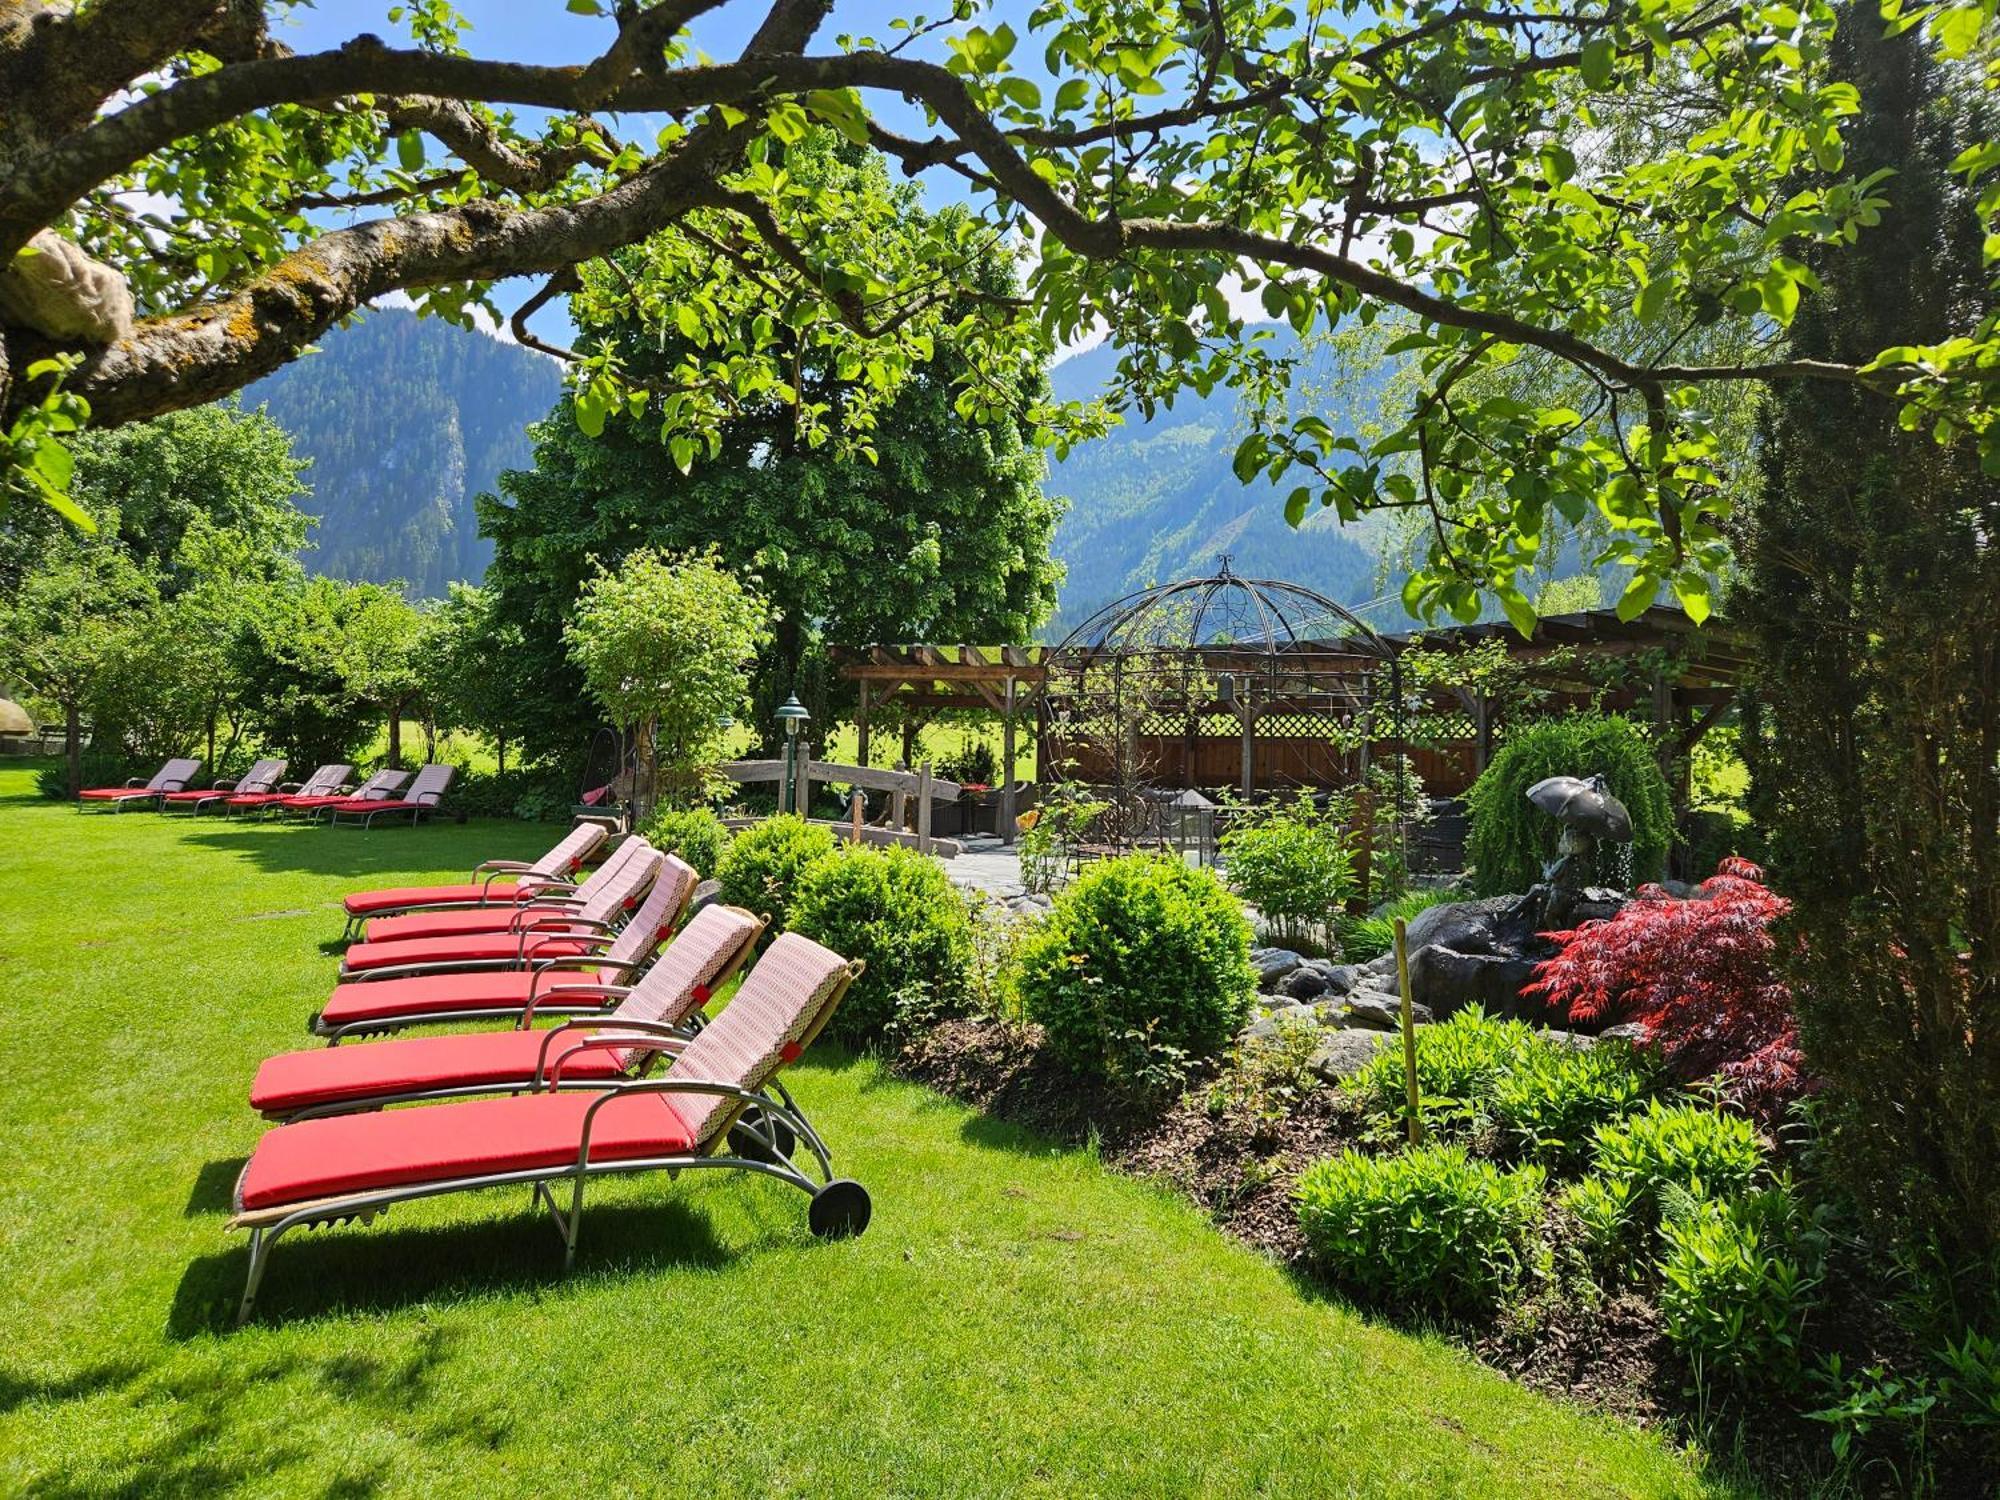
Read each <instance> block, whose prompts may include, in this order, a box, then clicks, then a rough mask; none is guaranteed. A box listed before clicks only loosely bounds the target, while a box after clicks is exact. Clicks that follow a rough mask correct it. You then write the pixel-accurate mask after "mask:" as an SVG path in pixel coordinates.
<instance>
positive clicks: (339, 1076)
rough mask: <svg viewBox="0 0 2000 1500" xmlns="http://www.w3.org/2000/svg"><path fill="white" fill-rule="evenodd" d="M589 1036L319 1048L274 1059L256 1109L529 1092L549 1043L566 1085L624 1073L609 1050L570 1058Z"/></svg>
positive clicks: (260, 1075) (506, 1034)
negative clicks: (468, 1091)
mask: <svg viewBox="0 0 2000 1500" xmlns="http://www.w3.org/2000/svg"><path fill="white" fill-rule="evenodd" d="M583 1037H584V1033H581V1032H578V1033H575V1034H571V1033H564V1035H563V1036H562V1038H561V1039H560V1040H558V1041H555V1042H547V1037H546V1033H543V1032H540V1031H479V1032H470V1033H467V1034H466V1035H463V1036H425V1037H413V1038H410V1039H409V1040H407V1041H395V1042H375V1043H372V1044H370V1045H367V1046H360V1047H315V1048H311V1049H309V1050H307V1051H304V1052H287V1053H282V1054H280V1055H279V1056H277V1057H273V1058H270V1059H268V1060H267V1061H266V1062H265V1063H264V1065H263V1066H262V1067H261V1068H259V1069H258V1070H257V1081H256V1082H255V1083H254V1084H252V1085H251V1086H250V1107H251V1108H252V1109H256V1110H259V1111H261V1112H262V1113H264V1114H267V1115H270V1114H289V1113H291V1112H292V1111H294V1110H300V1109H308V1108H311V1107H312V1106H314V1105H318V1104H333V1103H337V1102H340V1101H342V1100H348V1099H376V1098H381V1097H382V1096H384V1095H389V1094H410V1093H416V1092H418V1091H420V1090H424V1089H444V1088H470V1087H474V1086H476V1085H491V1086H493V1087H496V1088H498V1087H504V1086H506V1085H507V1084H510V1083H519V1084H521V1085H522V1086H524V1087H525V1086H526V1085H527V1084H529V1083H530V1082H532V1081H533V1079H534V1076H535V1065H536V1063H537V1062H538V1061H539V1060H540V1058H541V1055H542V1047H543V1045H544V1044H545V1043H546V1044H547V1045H548V1048H549V1059H550V1062H551V1063H553V1062H554V1060H555V1059H556V1058H558V1057H563V1058H564V1061H563V1065H562V1076H563V1078H564V1079H566V1080H580V1079H585V1078H590V1079H610V1078H616V1077H617V1076H618V1074H619V1064H620V1062H621V1060H622V1055H623V1054H622V1052H621V1051H614V1050H612V1049H610V1048H601V1049H592V1050H589V1051H584V1052H576V1053H570V1054H569V1055H568V1056H567V1057H564V1054H565V1053H566V1052H567V1051H568V1049H569V1048H571V1047H573V1046H575V1045H576V1044H577V1043H578V1042H580V1041H582V1040H583Z"/></svg>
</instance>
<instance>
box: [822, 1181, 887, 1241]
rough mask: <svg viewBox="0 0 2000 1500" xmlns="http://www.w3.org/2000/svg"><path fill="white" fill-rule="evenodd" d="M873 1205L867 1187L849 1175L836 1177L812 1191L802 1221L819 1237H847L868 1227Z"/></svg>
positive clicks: (827, 1238) (824, 1238)
mask: <svg viewBox="0 0 2000 1500" xmlns="http://www.w3.org/2000/svg"><path fill="white" fill-rule="evenodd" d="M874 1209H875V1206H874V1204H872V1203H870V1202H869V1201H868V1189H867V1188H865V1187H863V1186H862V1185H861V1184H860V1183H858V1182H856V1181H854V1180H853V1179H852V1178H848V1177H836V1178H834V1179H833V1181H831V1182H829V1183H828V1184H827V1185H826V1186H825V1187H823V1188H821V1189H820V1190H819V1191H818V1192H816V1193H814V1194H813V1199H812V1207H811V1208H809V1209H807V1210H806V1222H807V1223H808V1224H809V1225H811V1226H812V1232H813V1233H814V1234H816V1235H818V1236H819V1237H820V1238H821V1239H823V1240H848V1239H853V1238H854V1237H855V1236H856V1235H858V1234H860V1233H861V1232H862V1230H864V1229H866V1228H867V1227H868V1218H869V1215H870V1214H872V1213H873V1212H874Z"/></svg>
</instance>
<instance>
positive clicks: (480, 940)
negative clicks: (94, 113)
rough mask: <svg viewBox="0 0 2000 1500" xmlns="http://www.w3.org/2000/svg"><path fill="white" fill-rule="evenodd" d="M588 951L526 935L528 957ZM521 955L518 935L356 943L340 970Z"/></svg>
mask: <svg viewBox="0 0 2000 1500" xmlns="http://www.w3.org/2000/svg"><path fill="white" fill-rule="evenodd" d="M590 951H591V948H590V945H589V944H587V943H583V942H580V941H578V940H577V939H575V938H565V937H563V936H561V935H560V934H555V933H546V932H536V933H530V934H528V944H527V949H526V953H527V956H528V957H529V958H573V957H575V956H576V955H577V954H580V953H588V952H590ZM520 952H521V934H520V933H517V932H468V933H466V934H465V935H463V936H462V937H437V938H411V939H408V940H406V941H403V942H395V943H356V944H355V945H354V946H353V947H352V948H349V949H348V950H347V955H346V957H344V958H343V959H342V960H341V963H340V968H341V972H342V973H344V974H359V973H361V972H362V971H363V970H366V969H390V968H394V967H395V966H396V965H397V964H444V963H495V964H511V963H513V962H514V961H515V959H516V957H517V956H518V955H519V954H520Z"/></svg>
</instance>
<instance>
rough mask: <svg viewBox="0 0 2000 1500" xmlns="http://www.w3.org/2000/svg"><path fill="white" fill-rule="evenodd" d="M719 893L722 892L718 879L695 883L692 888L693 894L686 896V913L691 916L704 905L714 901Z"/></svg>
mask: <svg viewBox="0 0 2000 1500" xmlns="http://www.w3.org/2000/svg"><path fill="white" fill-rule="evenodd" d="M721 894H722V882H721V881H719V880H704V881H702V882H701V884H699V885H697V886H696V887H695V888H694V894H693V895H692V896H690V897H688V915H689V916H690V917H691V916H693V915H694V914H695V913H696V912H698V911H700V910H701V909H702V908H703V907H704V906H708V905H711V904H712V903H713V902H714V901H715V898H716V897H717V896H719V895H721Z"/></svg>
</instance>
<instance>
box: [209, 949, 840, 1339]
mask: <svg viewBox="0 0 2000 1500" xmlns="http://www.w3.org/2000/svg"><path fill="white" fill-rule="evenodd" d="M862 967H863V966H862V964H860V963H859V962H854V963H850V964H848V966H847V970H846V973H845V974H844V975H843V976H842V978H841V980H840V982H839V984H838V985H837V986H836V987H835V988H834V990H833V992H832V994H830V995H829V996H828V997H827V999H826V1001H825V1003H824V1004H823V1005H822V1006H821V1007H820V1012H819V1014H818V1015H817V1016H816V1017H814V1019H813V1021H812V1023H811V1024H810V1025H809V1026H808V1027H807V1030H806V1033H805V1035H804V1036H803V1037H802V1038H801V1039H800V1044H799V1045H800V1047H801V1048H802V1049H803V1048H804V1047H806V1046H809V1045H810V1044H811V1042H812V1041H813V1039H814V1038H815V1037H817V1036H818V1034H819V1033H820V1031H822V1030H823V1029H824V1028H825V1026H826V1023H827V1021H828V1020H830V1019H831V1018H832V1016H833V1012H834V1010H835V1009H836V1008H837V1007H838V1005H839V1004H840V1001H841V999H842V997H843V996H845V995H846V993H847V990H848V988H849V987H850V986H851V985H852V984H853V983H854V981H855V980H856V979H857V978H858V977H860V974H861V970H862ZM585 1045H589V1044H588V1043H586V1044H585ZM603 1045H605V1046H619V1047H632V1046H640V1047H645V1046H649V1045H651V1044H648V1043H645V1042H635V1041H633V1040H632V1039H630V1038H627V1039H625V1040H622V1041H620V1040H617V1039H612V1038H606V1039H604V1041H603ZM769 1083H770V1087H771V1090H772V1093H765V1092H762V1091H757V1090H751V1089H745V1088H741V1087H738V1086H737V1085H735V1084H728V1083H713V1082H709V1081H707V1080H702V1079H692V1078H684V1079H676V1078H673V1077H672V1076H668V1077H666V1078H661V1079H647V1080H641V1081H639V1082H635V1083H625V1084H617V1085H614V1086H612V1087H610V1088H607V1089H606V1090H605V1091H604V1093H603V1096H602V1097H601V1098H599V1099H598V1100H597V1102H596V1103H594V1104H592V1105H591V1106H590V1108H589V1109H588V1110H587V1111H586V1112H585V1113H584V1117H583V1128H582V1129H581V1130H580V1131H579V1132H578V1138H577V1149H576V1161H575V1163H574V1164H569V1165H564V1166H561V1167H543V1168H535V1169H528V1170H522V1171H517V1172H493V1173H484V1174H480V1175H476V1176H471V1177H453V1178H446V1179H441V1180H439V1181H436V1182H423V1183H408V1184H404V1185H402V1186H399V1187H393V1188H378V1189H375V1190H372V1191H369V1192H365V1193H351V1194H347V1195H345V1196H343V1197H339V1198H320V1199H314V1200H312V1201H310V1202H306V1203H299V1204H294V1205H292V1206H291V1207H289V1208H286V1207H277V1208H269V1209H253V1210H248V1211H239V1212H238V1213H237V1215H236V1216H235V1217H234V1218H233V1219H231V1220H230V1227H231V1228H237V1229H247V1230H249V1231H250V1268H249V1273H248V1275H247V1276H246V1278H245V1280H244V1286H243V1301H242V1302H241V1303H240V1304H239V1305H238V1307H237V1310H236V1321H237V1322H238V1323H243V1322H246V1321H247V1320H248V1319H249V1317H250V1313H251V1310H252V1309H253V1308H254V1307H255V1306H256V1302H257V1288H258V1287H259V1285H260V1284H262V1282H263V1280H264V1272H265V1270H266V1268H267V1267H268V1266H269V1264H270V1258H271V1247H272V1246H273V1245H275V1244H276V1243H277V1242H278V1239H279V1237H280V1236H281V1235H283V1234H285V1233H286V1232H287V1231H288V1230H292V1229H297V1228H299V1227H300V1226H302V1225H311V1224H325V1223H337V1222H339V1221H340V1220H342V1219H360V1220H361V1221H362V1222H363V1223H369V1222H372V1221H373V1219H374V1217H375V1215H377V1214H379V1213H381V1212H382V1211H383V1210H385V1209H387V1208H391V1207H393V1206H394V1205H396V1204H398V1203H409V1202H414V1201H416V1200H417V1199H420V1198H437V1197H442V1196H444V1195H445V1194H447V1193H463V1192H471V1191H474V1190H475V1189H479V1188H489V1187H514V1186H519V1185H520V1184H522V1183H526V1184H528V1185H529V1187H530V1188H531V1189H532V1192H533V1197H532V1199H531V1201H532V1202H534V1203H538V1204H541V1205H542V1206H544V1207H546V1208H547V1209H548V1211H549V1216H550V1217H551V1218H552V1219H553V1220H554V1221H555V1225H556V1229H557V1231H558V1232H559V1233H560V1234H561V1235H562V1237H563V1269H564V1270H565V1271H567V1270H568V1269H569V1268H570V1267H571V1266H572V1265H573V1264H575V1261H576V1241H577V1233H578V1231H579V1229H580V1228H581V1227H582V1221H583V1187H584V1183H585V1182H586V1181H588V1180H589V1179H590V1178H592V1177H604V1176H610V1175H613V1174H621V1173H628V1172H662V1171H663V1172H666V1173H667V1174H668V1175H669V1178H672V1177H675V1176H678V1175H679V1174H680V1173H681V1172H683V1171H689V1170H694V1169H697V1168H702V1167H726V1168H734V1169H736V1170H739V1171H745V1172H758V1173H762V1174H763V1175H764V1176H766V1177H775V1178H777V1179H778V1180H779V1181H780V1182H786V1183H790V1184H791V1185H792V1186H793V1187H795V1188H798V1189H799V1190H800V1191H801V1192H804V1193H806V1194H808V1195H811V1194H814V1193H817V1192H818V1191H819V1189H820V1187H821V1186H823V1185H825V1184H826V1183H830V1182H832V1181H833V1156H832V1153H831V1152H829V1151H828V1150H827V1148H826V1143H825V1142H824V1141H822V1140H821V1139H820V1137H819V1132H817V1131H816V1130H814V1129H813V1127H812V1125H811V1124H810V1123H809V1122H808V1121H807V1120H806V1118H805V1116H804V1114H803V1113H802V1112H801V1111H800V1110H799V1109H798V1107H797V1105H795V1104H794V1103H793V1102H792V1098H791V1095H790V1094H789V1093H788V1092H787V1091H786V1090H785V1087H784V1085H783V1084H782V1083H780V1082H779V1081H778V1079H777V1076H776V1074H775V1072H774V1073H773V1075H772V1077H771V1079H770V1080H769ZM641 1093H645V1094H676V1093H678V1094H706V1095H710V1096H715V1097H720V1098H724V1099H733V1100H735V1101H736V1107H735V1108H734V1109H733V1110H732V1111H730V1112H729V1113H728V1114H727V1115H726V1116H725V1117H724V1118H723V1120H722V1122H721V1123H720V1124H719V1125H717V1126H716V1127H714V1128H713V1129H712V1130H710V1132H709V1134H708V1139H709V1140H710V1141H712V1142H715V1143H717V1144H726V1143H727V1142H728V1141H729V1138H730V1134H731V1132H732V1131H733V1130H734V1129H735V1128H736V1127H737V1126H738V1125H739V1124H742V1125H743V1126H744V1127H745V1128H746V1129H748V1130H749V1131H750V1132H751V1134H752V1137H753V1139H755V1140H757V1141H758V1142H759V1143H760V1144H762V1145H763V1146H764V1147H765V1148H766V1149H767V1150H768V1151H769V1152H770V1159H769V1160H761V1161H760V1160H756V1159H754V1158H751V1157H745V1156H714V1155H709V1154H706V1153H687V1154H682V1155H674V1156H657V1157H640V1158H635V1159H632V1160H628V1161H608V1162H593V1161H591V1160H590V1133H591V1128H592V1126H593V1125H594V1124H595V1122H596V1119H597V1114H598V1111H599V1110H601V1109H603V1108H604V1106H605V1105H606V1104H608V1103H610V1102H611V1101H612V1100H613V1099H617V1098H623V1097H625V1096H627V1095H630V1094H641ZM773 1094H775V1095H776V1097H773ZM750 1108H754V1109H755V1110H756V1111H757V1117H756V1119H755V1120H746V1119H744V1114H745V1111H746V1110H747V1109H750ZM773 1121H775V1122H777V1123H778V1124H782V1125H786V1126H788V1127H790V1129H791V1131H792V1133H793V1134H794V1135H795V1136H796V1138H797V1139H798V1140H799V1141H801V1142H803V1143H804V1144H805V1145H806V1147H807V1148H808V1149H809V1150H810V1151H811V1152H812V1154H813V1158H814V1161H815V1162H816V1163H817V1165H818V1167H819V1170H820V1174H821V1176H820V1182H819V1183H815V1182H814V1181H813V1180H812V1179H811V1178H810V1177H808V1176H807V1175H806V1174H805V1173H804V1172H802V1171H800V1170H799V1169H798V1168H797V1167H796V1166H794V1165H792V1163H791V1162H790V1161H789V1160H787V1159H785V1158H783V1157H782V1156H780V1154H779V1152H778V1141H777V1135H776V1132H775V1131H774V1130H772V1129H771V1128H770V1126H771V1123H772V1122H773ZM249 1170H250V1165H249V1163H248V1162H245V1163H244V1166H243V1171H244V1173H245V1174H247V1173H248V1172H249ZM564 1179H568V1180H569V1181H570V1182H572V1183H573V1184H574V1186H573V1188H572V1190H571V1195H570V1206H569V1209H568V1211H567V1212H565V1211H564V1210H563V1208H562V1206H561V1205H560V1204H558V1203H557V1202H556V1200H555V1196H554V1195H553V1194H552V1193H551V1192H550V1191H549V1184H551V1183H555V1182H561V1181H563V1180H564ZM242 1193H243V1179H242V1177H241V1176H239V1177H238V1178H237V1184H236V1195H237V1201H238V1203H241V1201H242Z"/></svg>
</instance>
